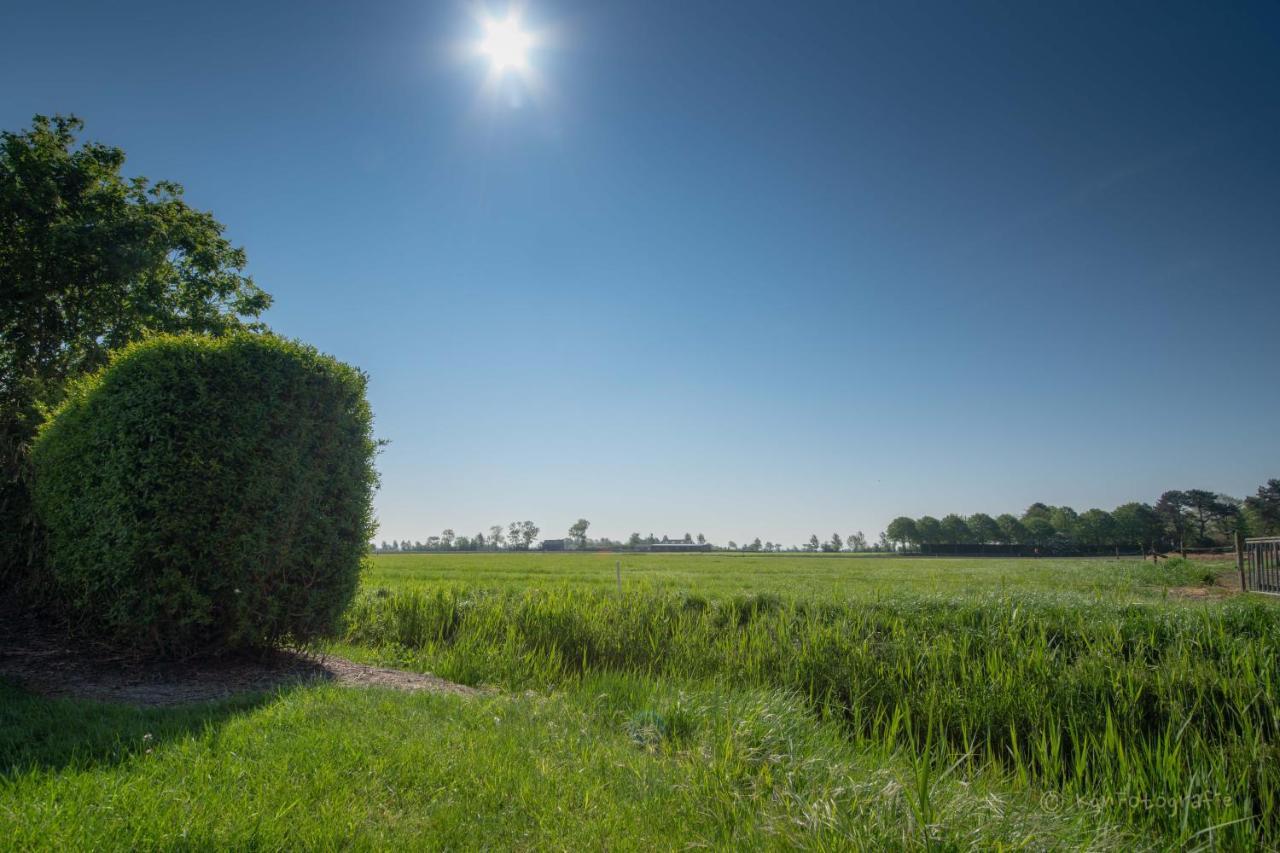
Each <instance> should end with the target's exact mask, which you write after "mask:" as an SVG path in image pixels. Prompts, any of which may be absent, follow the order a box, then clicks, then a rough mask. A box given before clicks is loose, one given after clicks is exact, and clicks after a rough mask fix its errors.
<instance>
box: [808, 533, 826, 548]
mask: <svg viewBox="0 0 1280 853" xmlns="http://www.w3.org/2000/svg"><path fill="white" fill-rule="evenodd" d="M820 547H822V543H821V542H819V541H818V534H816V533H815V534H813V535H812V536H810V537H809V542H808V544H806V545H805V548H804V549H805V550H806V551H817V550H818V549H819V548H820Z"/></svg>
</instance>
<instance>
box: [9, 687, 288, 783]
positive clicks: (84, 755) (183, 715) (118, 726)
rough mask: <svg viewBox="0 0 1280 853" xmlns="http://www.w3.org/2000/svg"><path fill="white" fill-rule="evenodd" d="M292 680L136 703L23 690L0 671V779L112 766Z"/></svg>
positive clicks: (210, 724)
mask: <svg viewBox="0 0 1280 853" xmlns="http://www.w3.org/2000/svg"><path fill="white" fill-rule="evenodd" d="M290 689H293V688H289V687H285V688H281V689H279V690H276V691H274V692H259V693H250V694H241V695H239V696H234V697H231V698H228V699H222V700H218V701H214V702H205V703H200V704H196V705H179V706H172V707H150V708H140V707H134V706H132V705H118V704H108V703H103V702H93V701H85V700H78V699H55V698H47V697H44V696H38V695H35V694H32V693H28V692H26V691H25V690H23V689H21V688H19V687H18V686H16V685H15V684H14V683H13V682H12V681H8V680H5V679H3V678H0V779H4V778H13V777H14V776H18V775H21V774H23V773H26V772H30V771H33V770H37V771H38V770H62V769H68V768H72V769H86V768H91V767H97V766H104V765H105V766H111V765H115V764H119V763H122V762H124V761H127V760H128V759H129V758H131V757H132V756H134V755H137V754H140V753H145V752H146V751H147V750H148V749H154V748H155V747H157V746H159V745H160V744H163V743H165V742H166V741H171V740H176V739H180V738H183V737H186V736H190V735H199V734H201V733H202V732H204V731H206V730H209V729H211V728H217V727H218V726H221V725H222V724H224V723H226V722H227V721H229V720H231V719H232V718H234V717H236V716H239V715H241V714H246V713H250V712H252V711H255V710H257V709H259V708H262V707H264V706H266V705H268V704H270V703H272V702H274V701H276V699H278V698H279V696H280V695H281V693H283V692H286V691H288V690H290Z"/></svg>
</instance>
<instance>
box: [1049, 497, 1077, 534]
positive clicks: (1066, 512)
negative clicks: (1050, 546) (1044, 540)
mask: <svg viewBox="0 0 1280 853" xmlns="http://www.w3.org/2000/svg"><path fill="white" fill-rule="evenodd" d="M1079 520H1080V516H1079V515H1078V514H1077V513H1076V511H1075V510H1074V509H1072V508H1071V507H1069V506H1055V507H1052V508H1051V509H1050V510H1049V523H1050V524H1052V525H1053V529H1054V531H1056V532H1057V534H1058V535H1059V536H1062V537H1064V538H1065V539H1067V540H1068V541H1069V542H1075V540H1076V523H1077V522H1078V521H1079Z"/></svg>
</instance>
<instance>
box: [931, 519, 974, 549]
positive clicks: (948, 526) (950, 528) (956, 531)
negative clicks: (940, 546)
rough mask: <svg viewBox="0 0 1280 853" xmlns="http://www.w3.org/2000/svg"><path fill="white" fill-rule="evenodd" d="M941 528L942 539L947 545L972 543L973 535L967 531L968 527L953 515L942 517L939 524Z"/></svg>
mask: <svg viewBox="0 0 1280 853" xmlns="http://www.w3.org/2000/svg"><path fill="white" fill-rule="evenodd" d="M939 526H940V527H941V528H942V538H943V540H944V541H946V542H947V543H948V544H957V545H963V544H966V543H968V542H972V541H973V534H972V533H971V532H970V531H969V525H968V524H966V523H965V520H964V519H963V518H961V517H960V516H958V515H956V514H955V513H950V514H948V515H944V516H943V517H942V521H940V522H939Z"/></svg>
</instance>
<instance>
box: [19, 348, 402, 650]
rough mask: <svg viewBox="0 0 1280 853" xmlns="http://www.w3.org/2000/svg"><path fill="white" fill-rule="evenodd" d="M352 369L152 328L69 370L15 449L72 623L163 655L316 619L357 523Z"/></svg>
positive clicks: (362, 504) (321, 621)
mask: <svg viewBox="0 0 1280 853" xmlns="http://www.w3.org/2000/svg"><path fill="white" fill-rule="evenodd" d="M365 384H366V380H365V376H364V375H363V374H362V373H361V372H360V371H358V370H356V369H355V368H352V367H350V366H348V365H345V364H342V363H340V362H338V361H336V360H334V359H333V358H330V357H328V356H325V355H322V354H320V353H319V352H317V351H316V350H315V349H313V348H311V347H308V346H305V345H303V344H299V343H296V342H292V341H287V340H283V339H280V338H277V337H274V336H268V335H250V334H241V335H233V336H229V337H221V338H209V337H200V336H194V335H183V336H164V337H156V338H152V339H149V340H147V341H143V342H141V343H138V344H135V345H132V346H129V347H127V348H125V349H124V350H121V351H120V352H119V353H118V354H116V355H115V356H114V357H113V358H112V360H111V363H110V364H109V365H108V366H107V367H106V368H105V369H103V370H102V371H101V372H99V373H97V374H95V375H93V376H90V377H88V378H87V379H85V380H82V381H81V382H79V383H77V384H76V385H75V386H74V387H73V388H72V390H71V393H70V396H69V398H68V399H67V401H66V402H65V403H64V404H63V405H62V406H60V407H59V408H58V409H57V411H55V412H54V413H53V416H52V417H51V418H50V419H49V421H48V423H47V424H46V425H45V426H44V428H43V429H42V431H41V433H40V435H39V436H38V438H37V440H36V445H35V448H34V456H33V458H34V464H35V479H36V482H35V502H36V509H37V512H38V513H39V515H40V518H41V521H42V522H43V523H44V525H45V527H46V528H47V537H48V543H49V563H50V569H51V572H52V577H53V578H54V583H55V584H56V586H57V594H58V597H59V600H60V604H61V606H62V607H63V608H64V609H65V612H66V614H67V616H68V617H69V619H70V622H71V624H72V625H73V627H77V628H79V629H81V630H83V631H85V632H87V633H91V634H92V635H93V636H95V637H97V638H99V639H101V640H103V641H106V642H108V643H110V644H112V645H116V646H121V647H125V648H130V649H134V650H137V651H141V652H145V653H148V654H154V655H160V656H165V657H181V656H186V655H191V654H200V653H210V652H222V651H228V650H235V649H243V648H250V647H264V646H269V645H273V644H278V643H280V642H283V641H292V642H306V641H309V640H312V639H314V638H317V637H321V636H324V635H326V634H328V633H330V632H332V631H333V630H334V629H335V628H336V626H337V624H338V620H339V617H340V616H341V614H342V611H343V610H344V609H345V608H346V606H347V605H348V604H349V603H350V601H351V598H352V596H353V595H354V594H355V590H356V585H357V582H358V580H359V572H360V565H361V559H362V557H363V554H364V552H365V549H366V547H367V542H368V540H369V538H370V536H371V535H372V533H373V521H372V518H373V514H372V495H373V489H374V487H375V484H376V474H375V472H374V469H373V457H374V454H375V452H376V450H377V444H376V442H375V441H374V440H373V438H372V417H371V415H370V411H369V405H368V403H367V402H366V400H365Z"/></svg>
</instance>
